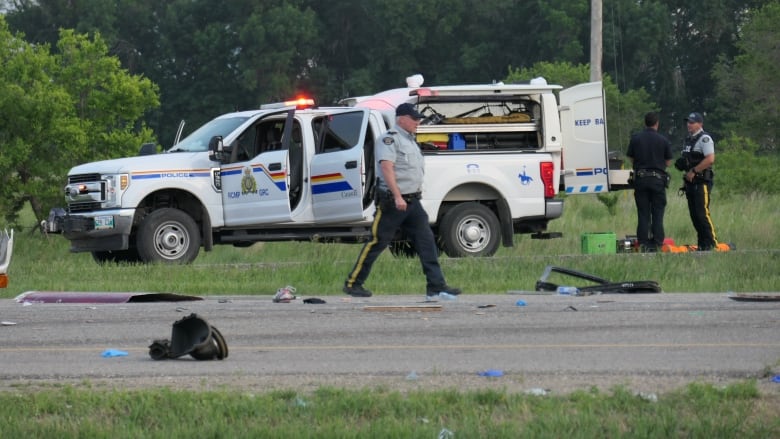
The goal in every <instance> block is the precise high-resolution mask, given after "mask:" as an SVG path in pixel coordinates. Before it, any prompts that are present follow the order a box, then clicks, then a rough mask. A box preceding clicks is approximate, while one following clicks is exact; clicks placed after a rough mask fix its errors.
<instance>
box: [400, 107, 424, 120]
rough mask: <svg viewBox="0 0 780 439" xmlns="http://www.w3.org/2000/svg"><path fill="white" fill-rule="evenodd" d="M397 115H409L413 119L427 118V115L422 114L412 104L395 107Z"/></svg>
mask: <svg viewBox="0 0 780 439" xmlns="http://www.w3.org/2000/svg"><path fill="white" fill-rule="evenodd" d="M395 115H396V116H409V117H411V118H412V119H417V120H420V119H425V116H423V115H422V114H420V113H419V112H418V111H417V109H415V108H414V105H412V104H401V105H399V106H398V107H397V108H396V109H395Z"/></svg>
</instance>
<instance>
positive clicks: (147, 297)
mask: <svg viewBox="0 0 780 439" xmlns="http://www.w3.org/2000/svg"><path fill="white" fill-rule="evenodd" d="M14 300H15V301H16V302H17V303H22V304H25V305H28V304H33V303H150V302H185V301H194V300H203V298H202V297H197V296H187V295H183V294H174V293H131V292H124V293H109V292H79V291H27V292H24V293H22V294H20V295H18V296H16V298H15V299H14Z"/></svg>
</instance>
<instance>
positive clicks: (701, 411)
mask: <svg viewBox="0 0 780 439" xmlns="http://www.w3.org/2000/svg"><path fill="white" fill-rule="evenodd" d="M0 405H2V407H3V410H2V411H0V436H2V437H4V438H6V437H7V438H23V437H37V438H58V439H60V438H71V437H73V438H76V437H83V438H100V437H106V438H108V437H110V438H138V437H144V438H158V437H159V438H166V439H172V438H193V437H195V438H207V437H209V438H211V437H213V438H221V437H224V438H285V439H290V438H314V437H316V438H339V439H342V438H364V437H371V438H437V437H438V438H513V439H514V438H518V437H529V438H531V437H533V438H536V437H538V438H638V437H641V438H669V437H691V438H708V439H715V438H729V439H731V438H770V437H778V436H780V418H778V415H777V414H778V408H780V403H779V402H778V401H777V399H774V400H767V399H762V398H760V397H759V395H758V393H757V391H756V388H755V385H754V384H753V383H743V384H734V385H731V386H729V387H726V388H715V387H712V386H710V385H701V384H692V385H689V386H687V387H686V388H684V389H680V390H678V391H675V392H671V393H668V394H665V395H661V396H657V395H636V394H634V393H632V392H628V391H626V390H625V389H621V388H615V389H613V390H612V391H610V392H608V393H606V392H599V391H597V390H591V391H589V392H586V391H579V392H574V393H572V394H569V395H566V396H535V395H529V394H509V393H506V392H502V391H495V390H482V391H471V392H460V391H457V390H440V391H432V392H411V393H406V394H401V393H399V392H396V391H393V390H391V389H386V388H379V389H364V390H343V389H335V388H320V389H318V390H316V391H314V392H312V393H311V394H304V395H302V394H298V393H296V392H295V391H273V392H267V393H264V394H250V393H236V392H233V393H230V392H192V391H175V390H170V389H159V390H146V391H125V390H117V391H113V392H106V391H97V390H93V389H89V388H88V387H87V388H73V387H63V388H61V389H52V390H45V391H38V392H34V393H30V392H25V391H24V389H19V390H18V391H9V392H2V393H0Z"/></svg>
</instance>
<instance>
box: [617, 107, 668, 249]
mask: <svg viewBox="0 0 780 439" xmlns="http://www.w3.org/2000/svg"><path fill="white" fill-rule="evenodd" d="M626 155H627V156H628V157H629V158H630V159H631V161H632V163H633V169H634V201H636V213H637V224H636V235H637V239H639V245H640V248H641V249H642V251H649V252H654V251H657V250H658V249H659V248H661V246H662V245H663V242H664V210H665V209H666V188H667V186H668V183H669V175H668V174H667V173H666V168H667V167H668V166H669V165H670V164H671V163H672V144H671V143H670V142H669V140H667V139H666V138H665V137H664V136H662V135H660V134H658V114H657V113H654V112H650V113H647V114H645V129H644V130H643V131H641V132H639V133H637V134H634V135H633V136H631V141H630V142H629V144H628V152H627V153H626ZM651 232H652V233H651Z"/></svg>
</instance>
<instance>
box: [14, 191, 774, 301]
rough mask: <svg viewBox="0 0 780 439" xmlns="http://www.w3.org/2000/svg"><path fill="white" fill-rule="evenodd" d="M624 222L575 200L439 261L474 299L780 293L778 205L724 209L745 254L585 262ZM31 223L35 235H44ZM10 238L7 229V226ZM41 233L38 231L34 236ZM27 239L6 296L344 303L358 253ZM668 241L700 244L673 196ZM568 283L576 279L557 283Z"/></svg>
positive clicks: (379, 268) (411, 271)
mask: <svg viewBox="0 0 780 439" xmlns="http://www.w3.org/2000/svg"><path fill="white" fill-rule="evenodd" d="M615 210H616V213H615V214H614V215H611V214H609V213H608V211H607V207H606V206H605V205H604V204H603V203H601V202H600V201H599V200H598V199H597V198H596V197H594V196H573V197H568V198H567V199H566V209H565V214H564V217H563V218H561V219H559V220H556V221H553V222H552V223H551V224H550V230H551V231H560V232H563V234H564V237H563V238H559V239H552V240H534V239H530V238H529V237H528V235H522V236H516V237H515V240H516V242H515V246H514V247H511V248H501V249H500V250H499V252H498V253H497V254H496V256H495V257H492V258H466V259H452V258H447V257H444V256H443V257H442V258H441V263H442V266H443V268H444V272H445V275H446V276H447V278H448V282H449V283H451V284H452V285H455V286H458V287H461V288H462V289H463V290H464V291H465V292H466V293H468V294H484V293H504V292H506V291H508V290H532V289H533V288H534V284H535V282H536V280H538V279H539V276H540V275H541V274H542V272H543V271H544V268H545V267H546V266H547V265H555V266H561V267H566V268H570V269H574V270H579V271H584V272H587V273H592V274H595V275H597V276H600V277H603V278H606V279H609V280H612V281H628V280H633V281H636V280H654V281H656V282H658V283H659V284H660V285H661V286H662V288H663V289H664V291H665V292H705V291H706V292H727V291H733V292H760V291H775V290H777V289H778V288H780V270H778V268H777V267H778V266H780V233H778V231H780V196H777V195H774V196H765V197H758V196H752V197H750V196H748V197H736V196H734V197H729V198H725V199H724V198H720V197H718V196H717V192H716V194H715V198H714V200H713V206H712V211H713V212H712V215H713V219H714V222H715V225H716V229H717V233H718V237H719V240H720V241H722V242H729V243H733V244H734V245H735V247H736V249H737V250H736V251H733V252H724V253H719V252H714V253H709V252H708V253H706V254H693V253H687V254H685V253H684V254H665V253H663V254H662V253H659V254H623V253H621V254H614V255H583V254H581V241H580V240H581V235H582V234H583V233H597V232H614V233H615V234H616V235H617V236H618V237H625V236H626V235H632V234H634V229H635V224H636V219H635V215H636V213H635V209H634V203H633V198H632V197H631V195H630V193H629V192H621V193H617V200H616V205H615ZM34 223H35V221H34V220H30V221H28V222H27V224H31V225H32V224H34ZM0 227H2V226H0ZM30 228H31V227H30ZM30 228H28V229H27V230H17V233H16V245H15V251H14V259H13V263H12V264H11V270H10V276H11V280H10V283H9V286H8V288H7V289H5V290H0V297H6V298H8V297H15V296H16V295H17V294H19V293H22V292H25V291H31V290H39V291H41V290H55V291H145V292H168V293H181V294H198V295H244V294H249V295H269V294H273V293H274V292H275V291H276V289H277V288H279V287H282V286H285V285H292V286H295V287H296V288H297V289H298V291H299V293H301V294H306V295H314V294H316V295H331V294H342V293H341V285H342V284H343V281H344V278H345V276H346V274H347V272H348V271H349V270H350V268H351V267H352V264H353V263H354V260H355V257H356V255H357V253H358V251H359V246H358V245H355V244H315V243H307V242H303V243H301V242H291V243H258V244H255V245H254V246H252V247H249V248H234V247H231V246H219V247H217V248H215V250H214V251H212V252H208V253H205V252H201V254H200V256H199V257H198V259H197V260H196V261H195V263H194V264H192V265H189V266H146V265H105V266H100V265H98V264H96V263H94V262H93V260H92V257H91V256H90V255H89V254H84V253H79V254H72V253H69V251H68V243H67V241H66V240H65V239H64V238H62V237H61V236H58V235H50V236H42V235H41V234H39V233H31V232H30V231H29V229H30ZM666 232H667V236H668V237H671V238H672V239H674V240H675V241H676V243H678V244H691V243H695V240H696V238H695V234H694V230H693V226H692V225H691V223H690V219H689V218H688V212H687V208H686V206H685V200H684V198H680V197H678V196H677V195H676V194H674V193H673V192H670V195H669V207H668V209H667V216H666ZM549 280H550V281H551V282H554V283H558V284H567V283H568V284H572V283H575V284H576V279H574V278H570V277H565V276H560V277H556V276H553V277H551V278H550V279H549ZM424 282H425V280H424V277H423V276H422V273H421V271H420V266H419V262H418V261H417V260H416V259H406V258H396V257H393V256H392V255H391V254H390V253H389V252H385V253H384V254H383V255H382V256H381V257H380V259H379V260H378V261H377V263H376V264H375V266H374V270H373V272H372V275H371V277H370V278H369V280H368V282H367V287H369V288H370V289H372V290H373V291H374V292H375V293H376V294H418V293H419V294H422V292H423V291H424V290H425V283H424Z"/></svg>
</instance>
